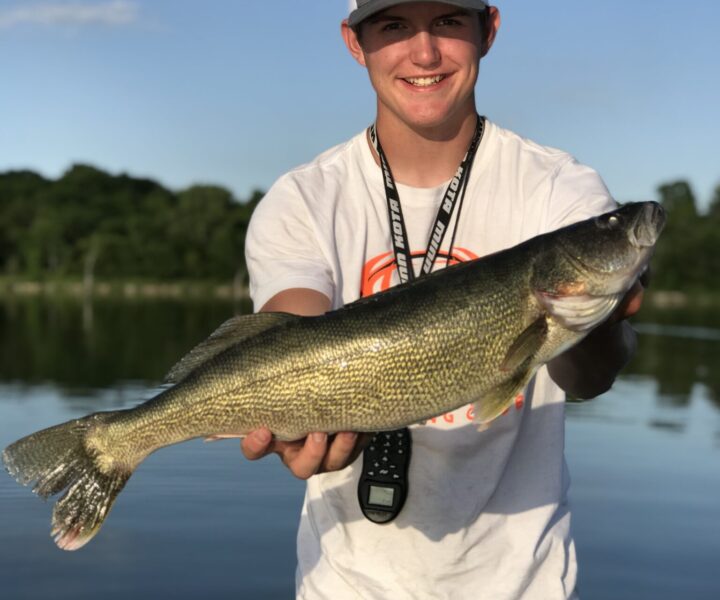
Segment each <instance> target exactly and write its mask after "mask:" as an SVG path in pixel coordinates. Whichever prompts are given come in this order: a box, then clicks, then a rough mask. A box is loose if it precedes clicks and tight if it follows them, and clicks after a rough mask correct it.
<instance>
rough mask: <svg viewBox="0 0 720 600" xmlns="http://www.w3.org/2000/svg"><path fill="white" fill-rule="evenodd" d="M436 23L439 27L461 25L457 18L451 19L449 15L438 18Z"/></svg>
mask: <svg viewBox="0 0 720 600" xmlns="http://www.w3.org/2000/svg"><path fill="white" fill-rule="evenodd" d="M437 24H438V25H439V26H441V27H457V26H458V25H462V23H460V21H458V20H457V19H453V18H451V17H447V18H445V19H440V20H439V21H438V22H437Z"/></svg>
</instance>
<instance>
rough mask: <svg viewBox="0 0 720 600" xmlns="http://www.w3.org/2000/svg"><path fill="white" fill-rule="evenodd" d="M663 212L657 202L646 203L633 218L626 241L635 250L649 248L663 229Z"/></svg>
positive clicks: (664, 218)
mask: <svg viewBox="0 0 720 600" xmlns="http://www.w3.org/2000/svg"><path fill="white" fill-rule="evenodd" d="M665 221H666V217H665V210H664V209H663V208H662V206H660V205H659V204H658V203H657V202H647V203H646V204H645V205H644V206H643V207H642V210H640V211H639V212H638V214H637V216H636V217H635V222H634V223H633V225H632V227H630V230H629V231H628V240H629V241H630V243H631V244H632V245H633V246H634V247H635V248H651V247H652V246H654V245H655V242H657V239H658V237H660V232H661V231H662V230H663V227H665Z"/></svg>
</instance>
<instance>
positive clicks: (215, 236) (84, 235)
mask: <svg viewBox="0 0 720 600" xmlns="http://www.w3.org/2000/svg"><path fill="white" fill-rule="evenodd" d="M261 197H262V193H261V192H259V191H256V192H253V193H252V195H251V196H250V198H248V199H247V200H245V201H243V202H240V201H238V200H237V199H236V198H235V197H234V196H233V194H232V193H231V192H230V191H228V190H227V189H224V188H222V187H219V186H214V185H194V186H191V187H189V188H188V189H186V190H182V191H179V192H175V191H172V190H169V189H168V188H166V187H164V186H162V185H160V184H159V183H157V182H155V181H152V180H150V179H142V178H136V177H131V176H129V175H125V174H122V175H111V174H109V173H106V172H104V171H102V170H100V169H96V168H94V167H91V166H88V165H75V166H73V167H72V168H70V169H69V170H68V171H67V172H66V173H65V174H63V175H62V176H61V177H60V178H59V179H57V180H50V179H46V178H44V177H42V176H41V175H38V174H37V173H34V172H32V171H10V172H6V173H3V174H0V273H2V274H5V275H9V276H21V277H28V278H32V279H38V280H43V279H48V278H58V277H60V278H62V277H77V276H81V277H82V276H87V275H88V274H91V275H92V276H96V277H98V278H102V279H118V278H143V279H150V280H158V281H168V280H177V279H198V280H209V281H228V280H232V279H233V278H234V277H236V276H237V275H238V274H239V273H240V274H242V273H243V272H244V264H245V262H244V257H243V248H244V245H245V232H246V230H247V225H248V222H249V220H250V215H251V214H252V211H253V208H254V207H255V205H256V204H257V203H258V201H259V200H260V198H261Z"/></svg>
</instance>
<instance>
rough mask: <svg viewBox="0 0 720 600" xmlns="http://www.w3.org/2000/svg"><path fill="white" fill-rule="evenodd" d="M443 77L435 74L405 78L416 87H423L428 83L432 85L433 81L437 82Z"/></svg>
mask: <svg viewBox="0 0 720 600" xmlns="http://www.w3.org/2000/svg"><path fill="white" fill-rule="evenodd" d="M443 79H444V77H443V76H442V75H436V76H435V77H408V78H407V79H405V81H407V82H408V83H412V84H413V85H416V86H418V87H425V86H428V85H433V84H435V83H439V82H440V81H442V80H443Z"/></svg>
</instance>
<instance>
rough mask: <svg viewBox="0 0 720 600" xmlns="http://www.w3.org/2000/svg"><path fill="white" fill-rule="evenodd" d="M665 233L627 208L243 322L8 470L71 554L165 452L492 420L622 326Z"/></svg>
mask: <svg viewBox="0 0 720 600" xmlns="http://www.w3.org/2000/svg"><path fill="white" fill-rule="evenodd" d="M664 221H665V217H664V212H663V210H662V208H661V207H660V206H659V205H658V204H656V203H654V202H645V203H637V204H629V205H626V206H623V207H622V208H620V209H618V210H615V211H612V212H609V213H606V214H604V215H602V216H598V217H596V218H592V219H589V220H586V221H582V222H580V223H577V224H574V225H571V226H569V227H564V228H562V229H559V230H557V231H554V232H551V233H547V234H544V235H540V236H538V237H535V238H532V239H530V240H528V241H526V242H524V243H522V244H519V245H518V246H515V247H513V248H510V249H508V250H504V251H502V252H498V253H496V254H493V255H490V256H487V257H484V258H481V259H478V260H474V261H471V262H467V263H462V264H459V265H455V266H452V267H449V268H447V269H444V270H443V271H440V272H437V273H434V274H432V275H429V276H427V277H424V278H420V279H417V280H415V281H413V282H410V283H407V284H404V285H400V286H397V287H395V288H392V289H390V290H388V291H385V292H382V293H380V294H377V295H375V296H370V297H368V298H364V299H362V300H359V301H357V302H355V303H353V304H349V305H347V306H345V307H344V308H341V309H339V310H335V311H332V312H328V313H326V314H324V315H322V316H318V317H298V316H294V315H290V314H286V313H260V314H254V315H246V316H240V317H235V318H233V319H230V320H229V321H227V322H226V323H224V324H223V325H221V326H220V328H219V329H217V331H215V332H214V333H213V334H212V335H211V336H210V337H209V338H208V339H207V340H206V341H205V342H203V343H201V344H200V345H198V346H197V347H196V348H194V349H193V350H191V351H190V353H189V354H187V355H186V356H185V357H184V358H183V359H181V360H180V362H179V363H178V364H177V365H175V367H173V368H172V370H171V371H170V373H169V375H168V378H167V381H168V383H171V384H173V385H172V386H171V387H169V388H167V389H165V390H163V391H162V392H161V393H159V394H158V395H157V396H155V397H154V398H152V399H150V400H148V401H147V402H145V403H144V404H141V405H139V406H137V407H135V408H131V409H127V410H118V411H111V412H99V413H95V414H91V415H89V416H87V417H84V418H81V419H75V420H73V421H70V422H67V423H64V424H61V425H56V426H54V427H50V428H48V429H44V430H42V431H38V432H37V433H34V434H32V435H29V436H27V437H25V438H22V439H20V440H19V441H17V442H15V443H13V444H11V445H10V446H8V447H7V448H6V449H5V451H4V452H3V455H2V457H3V461H4V463H5V466H6V468H7V470H8V472H9V473H10V474H11V475H12V476H14V477H15V478H16V479H17V480H18V481H19V482H20V483H22V484H25V485H26V484H28V483H30V482H35V485H34V488H33V491H34V492H36V493H37V494H38V495H40V496H42V497H44V498H47V497H49V496H52V495H54V494H57V493H59V492H61V491H63V490H65V493H64V495H63V496H62V497H61V498H60V499H59V500H58V502H57V503H56V504H55V508H54V512H53V518H52V535H53V536H54V539H55V542H56V544H57V545H58V546H59V547H60V548H62V549H64V550H76V549H77V548H80V547H81V546H83V545H84V544H86V543H87V542H88V541H89V540H90V539H91V538H92V537H93V536H94V535H95V534H96V533H97V531H98V529H99V528H100V526H101V525H102V523H103V521H104V520H105V518H106V517H107V515H108V512H109V510H110V508H111V506H112V504H113V502H114V500H115V498H116V497H117V495H118V493H119V492H120V491H121V490H122V488H123V486H124V485H125V483H126V482H127V480H128V479H129V477H130V475H131V474H132V473H133V471H134V470H135V469H136V468H137V466H138V465H139V464H140V463H141V462H142V461H143V459H145V458H146V457H147V456H148V455H149V454H150V453H152V452H154V451H155V450H158V449H159V448H162V447H164V446H168V445H170V444H176V443H178V442H182V441H185V440H189V439H191V438H197V437H213V436H232V435H238V434H245V433H247V432H249V431H251V430H253V429H255V428H257V427H260V426H265V427H268V428H269V429H270V430H271V431H272V432H273V433H274V434H275V436H277V437H278V438H279V439H283V440H293V439H298V438H301V437H304V436H305V435H306V434H307V433H309V432H311V431H326V432H336V431H365V432H374V431H382V430H392V429H396V428H399V427H402V426H405V425H408V424H411V423H417V422H419V421H423V420H425V419H429V418H431V417H435V416H437V415H440V414H443V413H445V412H448V411H451V410H454V409H456V408H459V407H460V406H463V405H465V404H468V403H470V402H473V403H474V407H475V416H476V420H477V421H478V423H482V424H485V423H488V422H490V421H492V419H494V418H495V417H497V416H498V415H500V414H501V413H502V412H503V411H504V410H505V408H507V407H508V406H509V405H510V403H511V402H512V401H513V399H514V397H515V396H516V395H517V393H518V392H520V391H521V390H522V389H523V387H524V386H525V385H526V384H527V383H528V381H529V380H530V378H531V377H532V376H533V374H534V373H535V372H536V371H537V369H538V368H539V367H540V366H541V365H543V364H544V363H546V362H547V361H549V360H550V359H552V358H553V357H555V356H557V355H558V354H560V353H561V352H563V351H564V350H566V349H567V348H569V347H570V346H572V345H573V344H576V343H577V342H579V341H580V340H582V339H583V338H584V337H585V336H586V335H587V334H588V333H589V332H590V331H591V330H592V329H593V328H594V327H596V326H597V325H599V324H600V323H602V322H603V321H604V320H605V319H606V318H607V317H608V316H609V315H610V314H611V313H612V311H613V310H614V309H615V308H616V306H617V305H618V302H619V301H620V300H621V298H622V297H623V295H624V294H625V293H626V291H627V290H628V289H629V288H630V287H631V286H632V284H633V283H634V282H635V280H636V278H637V277H638V276H639V275H640V274H641V273H642V271H643V270H644V269H645V268H646V266H647V263H648V261H649V259H650V256H651V254H652V251H653V248H654V245H655V242H656V240H657V238H658V236H659V234H660V231H661V229H662V227H663V225H664Z"/></svg>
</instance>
